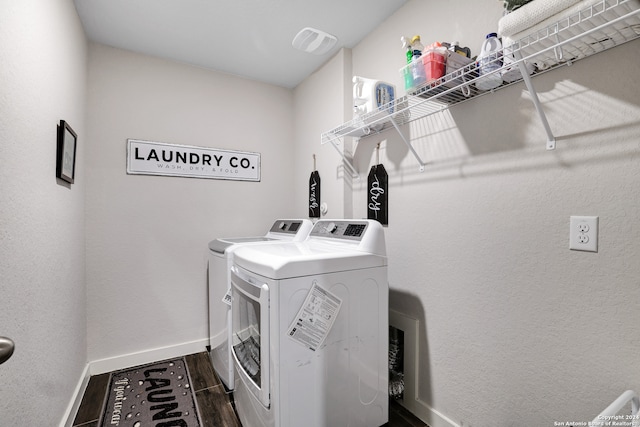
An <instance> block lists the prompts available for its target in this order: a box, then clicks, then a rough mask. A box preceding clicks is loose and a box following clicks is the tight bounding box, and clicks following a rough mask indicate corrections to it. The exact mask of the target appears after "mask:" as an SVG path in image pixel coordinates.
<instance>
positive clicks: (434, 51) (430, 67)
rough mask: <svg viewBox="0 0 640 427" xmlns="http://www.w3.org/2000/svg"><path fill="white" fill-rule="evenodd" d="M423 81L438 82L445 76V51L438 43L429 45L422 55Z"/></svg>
mask: <svg viewBox="0 0 640 427" xmlns="http://www.w3.org/2000/svg"><path fill="white" fill-rule="evenodd" d="M422 64H423V65H424V73H425V79H426V81H427V82H433V81H435V80H438V79H439V78H441V77H442V76H444V74H445V70H446V64H447V49H446V48H445V47H444V46H442V45H441V44H440V43H438V42H435V43H433V44H431V45H430V46H429V47H428V48H427V49H425V51H424V52H423V53H422Z"/></svg>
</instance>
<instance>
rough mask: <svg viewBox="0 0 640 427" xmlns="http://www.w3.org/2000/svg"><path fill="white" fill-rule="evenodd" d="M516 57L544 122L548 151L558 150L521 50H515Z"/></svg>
mask: <svg viewBox="0 0 640 427" xmlns="http://www.w3.org/2000/svg"><path fill="white" fill-rule="evenodd" d="M513 55H514V57H515V58H516V60H517V61H518V68H520V74H522V80H524V84H525V85H526V86H527V89H528V90H529V95H531V101H532V102H533V105H534V106H535V107H536V111H537V112H538V116H540V120H541V121H542V126H544V130H545V132H546V133H547V150H555V148H556V137H555V136H554V135H553V132H552V131H551V127H550V126H549V122H548V121H547V116H546V115H545V113H544V110H543V109H542V105H541V104H540V99H538V92H536V89H535V88H534V87H533V83H531V77H530V76H529V71H528V70H527V66H526V65H525V63H524V60H523V59H522V54H521V53H520V50H515V51H514V52H513Z"/></svg>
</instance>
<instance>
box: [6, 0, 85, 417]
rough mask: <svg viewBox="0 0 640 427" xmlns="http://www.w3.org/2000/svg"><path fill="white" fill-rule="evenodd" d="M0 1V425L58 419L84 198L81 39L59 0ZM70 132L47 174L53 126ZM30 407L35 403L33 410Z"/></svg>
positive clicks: (68, 363) (78, 340) (78, 320)
mask: <svg viewBox="0 0 640 427" xmlns="http://www.w3.org/2000/svg"><path fill="white" fill-rule="evenodd" d="M0 3H1V6H0V9H1V10H2V13H0V46H2V48H1V49H0V88H1V89H0V159H1V161H2V166H1V167H0V335H2V336H8V337H10V338H12V339H13V340H14V341H15V343H16V350H15V353H14V355H13V357H12V358H11V359H9V361H7V362H6V363H4V364H3V365H1V366H0V384H1V385H0V402H2V404H0V424H2V425H3V426H46V425H54V424H57V423H58V422H59V421H60V420H61V419H62V418H63V417H64V412H65V411H66V409H67V405H68V403H69V398H70V396H71V395H72V394H73V392H74V388H75V387H76V384H77V382H78V379H79V378H80V376H81V373H82V371H83V368H84V366H85V364H86V362H87V358H86V354H87V353H86V339H85V337H86V312H85V300H86V293H85V271H84V267H85V253H84V239H85V231H84V206H85V195H84V190H85V184H86V177H85V160H84V154H85V150H86V147H87V143H88V139H87V135H86V132H85V124H84V120H85V96H86V89H85V88H86V55H87V45H86V41H85V38H84V34H83V32H82V27H81V25H80V22H79V20H78V17H77V15H76V12H75V9H74V7H73V3H72V2H71V1H68V0H52V1H44V2H43V1H36V0H22V1H19V2H15V1H9V0H2V1H1V2H0ZM61 119H63V120H66V121H68V122H69V123H70V124H71V126H72V127H73V129H74V130H75V131H76V132H77V134H78V151H77V157H76V168H77V169H76V176H75V177H76V181H75V183H74V184H73V185H71V186H69V185H68V184H65V183H62V182H61V181H57V179H56V126H57V124H58V123H59V121H60V120H61ZM34 409H35V410H34Z"/></svg>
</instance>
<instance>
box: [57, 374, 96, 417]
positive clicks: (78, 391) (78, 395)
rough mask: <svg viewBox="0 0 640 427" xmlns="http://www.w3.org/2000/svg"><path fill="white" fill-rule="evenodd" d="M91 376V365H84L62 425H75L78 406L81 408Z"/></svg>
mask: <svg viewBox="0 0 640 427" xmlns="http://www.w3.org/2000/svg"><path fill="white" fill-rule="evenodd" d="M89 377H91V374H90V373H89V365H88V364H87V365H85V366H84V369H83V370H82V374H81V375H80V380H79V381H78V384H77V385H76V388H75V390H74V391H73V397H72V399H71V402H69V405H68V406H67V409H66V410H65V411H64V415H63V416H62V421H61V422H60V427H71V426H73V421H74V420H75V418H76V414H77V413H78V408H80V403H82V396H84V391H85V390H86V389H87V384H89Z"/></svg>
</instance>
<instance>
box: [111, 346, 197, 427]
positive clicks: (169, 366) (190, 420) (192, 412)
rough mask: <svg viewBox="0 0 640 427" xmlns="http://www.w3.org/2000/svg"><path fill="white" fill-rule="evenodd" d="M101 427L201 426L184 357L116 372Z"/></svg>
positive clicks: (113, 374) (112, 375) (112, 378)
mask: <svg viewBox="0 0 640 427" xmlns="http://www.w3.org/2000/svg"><path fill="white" fill-rule="evenodd" d="M103 408H104V410H103V413H102V418H101V420H100V423H99V426H100V427H172V426H177V427H200V425H201V424H200V416H199V414H198V407H197V404H196V401H195V396H194V393H193V390H192V388H191V381H190V377H189V371H188V369H187V364H186V363H185V360H184V358H182V357H180V358H177V359H171V360H165V361H162V362H157V363H151V364H148V365H142V366H136V367H133V368H129V369H123V370H120V371H116V372H113V373H112V374H111V378H110V380H109V388H108V390H107V396H106V398H105V403H104V406H103Z"/></svg>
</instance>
